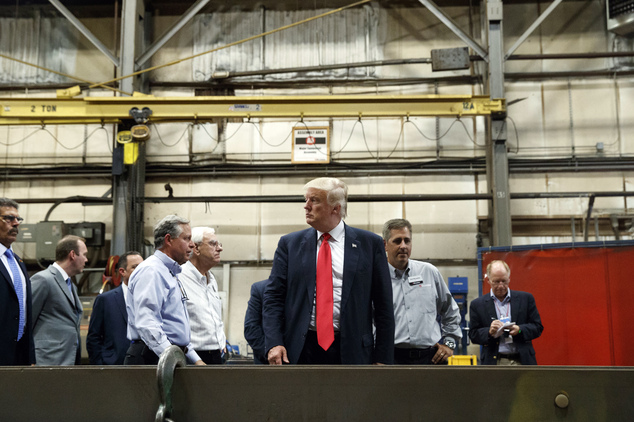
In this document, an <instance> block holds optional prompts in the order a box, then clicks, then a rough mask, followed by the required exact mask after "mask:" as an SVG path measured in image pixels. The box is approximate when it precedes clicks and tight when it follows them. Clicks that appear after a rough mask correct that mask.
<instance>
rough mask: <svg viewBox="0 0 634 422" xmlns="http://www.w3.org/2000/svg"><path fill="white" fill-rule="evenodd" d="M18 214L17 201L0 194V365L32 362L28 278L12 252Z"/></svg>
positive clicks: (19, 261)
mask: <svg viewBox="0 0 634 422" xmlns="http://www.w3.org/2000/svg"><path fill="white" fill-rule="evenodd" d="M22 221H24V220H23V219H22V217H20V214H19V213H18V203H17V202H15V201H14V200H13V199H9V198H0V261H2V264H0V366H14V365H29V364H31V365H32V364H34V363H35V348H34V346H33V344H34V343H33V330H32V329H31V327H32V321H31V303H32V302H31V281H30V280H29V273H28V272H27V271H26V266H25V265H24V262H22V260H21V259H20V257H19V256H17V255H16V254H15V253H14V252H13V248H12V246H11V245H12V244H13V242H15V241H16V239H17V237H18V233H19V226H20V224H22Z"/></svg>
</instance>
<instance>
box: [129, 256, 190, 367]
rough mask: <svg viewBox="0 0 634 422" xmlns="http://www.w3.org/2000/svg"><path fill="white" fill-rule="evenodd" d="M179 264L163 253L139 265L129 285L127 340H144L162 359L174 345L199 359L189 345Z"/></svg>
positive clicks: (187, 323)
mask: <svg viewBox="0 0 634 422" xmlns="http://www.w3.org/2000/svg"><path fill="white" fill-rule="evenodd" d="M180 272H181V266H180V265H178V263H177V262H176V261H174V260H173V259H172V258H170V257H169V256H167V255H165V254H164V253H163V252H161V251H158V250H157V251H155V252H154V255H152V256H150V257H149V258H148V259H146V260H145V261H143V262H142V263H141V264H139V266H138V267H136V269H135V270H134V272H133V273H132V276H131V277H130V281H129V282H128V301H127V302H126V310H127V311H128V339H129V340H138V339H141V340H143V341H144V342H145V344H146V345H147V346H148V347H149V348H150V349H152V351H153V352H154V353H156V355H157V356H160V355H161V353H163V351H164V350H165V349H167V348H168V347H169V346H170V345H171V344H175V345H177V346H186V347H187V349H188V351H187V358H188V359H189V360H190V362H192V363H195V362H196V361H198V360H200V357H199V356H198V354H197V353H196V352H195V351H194V348H193V347H192V345H191V342H190V333H189V316H188V315H187V307H186V305H185V302H186V301H187V298H186V297H185V296H184V294H183V290H182V289H181V285H180V283H179V282H178V280H177V278H176V276H177V275H178V274H179V273H180Z"/></svg>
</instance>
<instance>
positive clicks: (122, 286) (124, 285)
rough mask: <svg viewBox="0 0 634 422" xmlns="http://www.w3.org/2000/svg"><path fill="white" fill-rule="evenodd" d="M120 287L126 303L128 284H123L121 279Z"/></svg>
mask: <svg viewBox="0 0 634 422" xmlns="http://www.w3.org/2000/svg"><path fill="white" fill-rule="evenodd" d="M121 289H122V290H123V301H124V302H125V303H126V304H127V303H128V294H129V292H128V285H127V284H125V283H124V282H123V281H122V282H121Z"/></svg>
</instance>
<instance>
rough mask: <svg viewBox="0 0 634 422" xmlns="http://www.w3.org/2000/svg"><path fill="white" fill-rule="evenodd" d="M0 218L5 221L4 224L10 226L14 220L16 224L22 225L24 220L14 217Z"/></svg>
mask: <svg viewBox="0 0 634 422" xmlns="http://www.w3.org/2000/svg"><path fill="white" fill-rule="evenodd" d="M0 218H2V219H3V220H4V221H5V223H9V224H12V223H13V222H14V221H16V220H17V222H18V223H22V222H23V221H24V218H22V217H16V216H15V215H0Z"/></svg>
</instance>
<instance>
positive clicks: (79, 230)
mask: <svg viewBox="0 0 634 422" xmlns="http://www.w3.org/2000/svg"><path fill="white" fill-rule="evenodd" d="M68 228H69V230H68V234H74V235H75V236H79V237H83V238H84V239H86V246H103V245H104V243H105V240H106V234H105V233H106V225H105V224H104V223H89V222H83V223H74V224H69V225H68Z"/></svg>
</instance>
